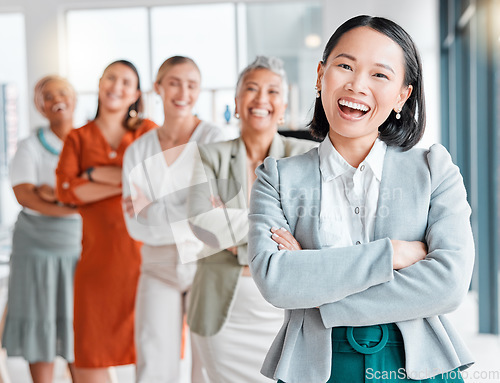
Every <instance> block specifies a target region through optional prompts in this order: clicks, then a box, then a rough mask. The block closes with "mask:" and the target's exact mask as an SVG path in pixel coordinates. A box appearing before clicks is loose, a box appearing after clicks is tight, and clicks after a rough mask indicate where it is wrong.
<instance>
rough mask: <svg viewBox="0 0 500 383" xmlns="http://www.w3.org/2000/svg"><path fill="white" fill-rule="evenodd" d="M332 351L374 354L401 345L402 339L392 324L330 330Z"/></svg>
mask: <svg viewBox="0 0 500 383" xmlns="http://www.w3.org/2000/svg"><path fill="white" fill-rule="evenodd" d="M332 345H333V350H334V351H337V352H358V353H360V354H365V355H369V354H375V353H377V352H379V351H381V350H382V349H383V348H384V347H386V346H398V347H401V346H402V345H403V337H402V336H401V332H400V331H399V329H398V327H397V326H396V325H395V324H394V323H389V324H381V325H375V326H365V327H334V328H332Z"/></svg>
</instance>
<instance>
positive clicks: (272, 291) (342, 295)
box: [249, 149, 474, 327]
mask: <svg viewBox="0 0 500 383" xmlns="http://www.w3.org/2000/svg"><path fill="white" fill-rule="evenodd" d="M443 150H444V149H443ZM443 150H439V149H436V150H434V151H432V150H431V153H430V154H429V155H428V162H429V168H430V171H431V177H432V184H433V185H432V196H431V203H430V206H429V212H428V225H427V230H426V236H425V241H426V244H427V247H428V249H427V251H424V249H425V248H424V245H423V244H422V243H418V242H416V243H415V242H405V241H397V240H395V239H390V238H383V239H379V240H376V241H373V242H371V243H368V244H364V245H359V246H351V247H346V248H337V249H335V248H332V249H329V248H326V249H320V250H301V249H300V244H299V243H298V242H297V241H296V240H295V238H294V237H293V236H292V235H291V234H289V233H288V234H287V233H286V232H285V231H283V230H282V229H281V230H276V228H278V227H283V228H285V229H286V231H289V227H288V222H287V219H286V217H285V216H284V214H283V211H282V206H281V201H280V191H279V175H278V173H277V168H276V166H275V164H270V163H268V164H267V168H266V169H260V171H259V179H258V181H257V183H256V184H255V186H254V191H253V194H252V198H256V199H257V200H258V202H257V203H255V201H253V200H252V204H251V214H250V222H251V225H250V234H249V235H250V241H249V243H250V247H251V249H250V257H251V263H250V266H251V269H252V274H253V275H254V278H255V280H256V283H257V285H258V286H259V288H260V289H261V292H262V294H263V295H264V297H265V298H266V299H267V300H268V301H269V302H271V303H272V304H274V305H275V306H278V307H283V308H288V309H297V308H314V307H319V309H320V313H321V316H322V319H323V323H324V325H325V326H326V327H332V326H342V325H350V326H363V325H372V324H378V323H389V322H397V321H404V320H410V319H415V318H424V317H429V316H434V315H440V314H444V313H446V312H450V311H452V310H454V309H455V308H456V307H457V306H458V305H459V303H460V302H461V300H462V299H463V297H464V295H465V294H466V292H467V289H468V286H469V283H470V277H471V274H472V267H473V260H474V247H473V239H472V233H471V229H470V222H469V216H470V208H469V206H468V204H467V201H466V195H465V189H464V186H463V182H462V179H461V176H460V174H459V172H458V169H457V168H456V167H455V166H454V165H453V164H452V163H451V159H450V158H449V155H448V156H446V155H445V154H444V153H443ZM446 154H447V153H446ZM273 227H274V228H273ZM271 228H273V229H272V231H271V233H273V234H277V235H278V236H277V237H276V235H275V236H274V238H272V237H271V235H270V234H271V233H270V232H269V230H270V229H271ZM280 245H281V246H280ZM278 246H280V249H278Z"/></svg>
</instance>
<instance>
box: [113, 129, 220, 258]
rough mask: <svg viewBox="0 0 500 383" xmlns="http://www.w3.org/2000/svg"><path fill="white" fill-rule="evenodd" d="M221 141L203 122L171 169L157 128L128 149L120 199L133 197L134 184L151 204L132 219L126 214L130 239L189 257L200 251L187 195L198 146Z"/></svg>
mask: <svg viewBox="0 0 500 383" xmlns="http://www.w3.org/2000/svg"><path fill="white" fill-rule="evenodd" d="M223 139H224V135H223V132H222V130H221V129H220V128H219V127H217V126H215V125H213V124H210V123H207V122H205V121H202V122H201V123H200V124H199V125H198V126H197V127H196V129H195V131H194V132H193V134H192V135H191V138H190V139H189V142H188V143H187V144H185V145H183V149H182V152H181V154H180V155H179V157H177V159H176V160H175V161H174V163H172V164H170V166H169V165H167V163H166V161H165V157H164V155H163V152H162V149H161V145H160V141H159V139H158V130H157V129H153V130H151V131H149V132H148V133H145V134H144V135H142V136H141V137H139V138H138V139H137V140H136V141H134V142H133V143H132V144H131V145H130V146H129V147H128V148H127V150H126V152H125V156H124V158H123V178H122V184H123V197H124V198H125V197H127V196H130V195H132V196H133V197H135V196H136V190H135V187H134V186H133V184H134V185H136V187H139V188H140V190H141V191H142V193H143V194H144V195H145V196H146V198H147V199H148V200H149V201H151V204H150V206H149V207H148V208H147V213H146V214H139V212H138V211H136V216H135V217H133V218H130V217H129V216H128V214H125V222H126V224H127V229H128V232H129V234H130V236H131V237H132V238H134V239H136V240H138V241H141V242H143V243H146V244H148V245H150V246H163V245H171V244H176V245H177V247H178V250H179V253H183V250H182V248H181V247H186V249H187V250H186V251H185V252H186V253H190V254H192V253H193V251H197V250H196V249H198V248H201V246H202V245H201V242H199V240H198V239H197V238H196V237H195V236H194V234H193V233H192V232H191V229H190V227H189V223H188V220H187V193H188V190H189V187H190V183H191V177H192V172H193V169H194V166H195V163H196V162H195V161H200V162H201V158H200V157H199V154H198V150H197V149H198V144H205V143H209V142H217V141H222V140H223ZM198 250H199V249H198ZM181 259H182V254H181Z"/></svg>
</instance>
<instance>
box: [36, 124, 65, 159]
mask: <svg viewBox="0 0 500 383" xmlns="http://www.w3.org/2000/svg"><path fill="white" fill-rule="evenodd" d="M37 136H38V140H39V141H40V143H41V144H42V146H43V147H44V148H45V149H46V150H47V151H48V152H50V153H52V154H54V155H55V156H58V155H59V154H60V153H61V151H60V150H57V149H56V148H54V147H53V146H51V145H50V144H49V143H48V142H47V140H46V138H45V135H44V133H43V128H39V129H38V131H37Z"/></svg>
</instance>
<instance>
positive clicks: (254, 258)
mask: <svg viewBox="0 0 500 383" xmlns="http://www.w3.org/2000/svg"><path fill="white" fill-rule="evenodd" d="M291 171H292V172H296V169H291ZM289 175H290V176H293V174H289ZM279 180H280V172H279V169H278V166H277V162H276V160H275V159H274V158H267V159H266V160H265V161H264V163H263V164H262V165H261V166H260V167H259V168H257V180H256V181H255V183H254V186H253V189H252V196H251V199H250V214H249V222H250V231H249V234H248V238H249V240H248V257H249V264H250V269H251V271H252V276H253V278H254V280H255V282H256V284H257V286H258V288H259V290H260V291H261V293H262V295H263V296H264V298H265V299H266V300H267V301H268V302H270V303H271V304H273V305H274V306H276V307H280V308H286V309H302V308H313V307H317V306H321V305H323V304H325V303H328V302H335V301H338V300H341V299H343V298H345V297H346V296H349V295H352V294H354V293H357V292H360V291H364V290H366V289H368V288H369V287H371V286H374V285H378V284H381V283H384V282H388V281H390V280H392V278H393V270H392V244H391V242H390V240H389V239H388V238H385V239H381V240H378V241H374V242H371V243H368V244H363V245H359V246H350V247H346V248H324V249H320V250H298V251H287V250H286V251H285V250H278V248H277V245H276V243H275V242H274V241H273V240H272V238H271V232H270V229H271V227H284V228H286V229H287V230H290V227H289V224H288V222H287V219H286V217H285V215H284V213H283V210H282V201H281V198H280V193H281V191H280V181H279ZM303 187H306V186H305V185H304V186H303ZM313 219H314V217H313Z"/></svg>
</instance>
